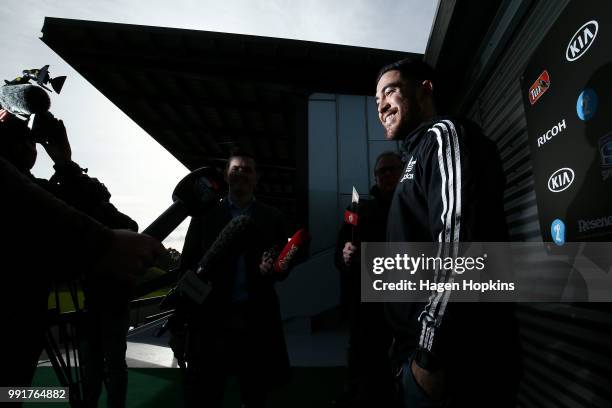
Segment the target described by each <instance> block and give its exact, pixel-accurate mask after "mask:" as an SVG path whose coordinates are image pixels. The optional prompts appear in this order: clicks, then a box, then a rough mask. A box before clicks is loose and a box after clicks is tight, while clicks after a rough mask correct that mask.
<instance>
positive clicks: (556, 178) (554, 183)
mask: <svg viewBox="0 0 612 408" xmlns="http://www.w3.org/2000/svg"><path fill="white" fill-rule="evenodd" d="M573 182H574V170H572V169H570V168H568V167H564V168H562V169H559V170H557V171H555V172H554V173H553V174H552V176H550V178H549V179H548V189H549V190H550V191H552V192H553V193H560V192H561V191H563V190H566V189H567V188H568V187H569V186H571V185H572V183H573Z"/></svg>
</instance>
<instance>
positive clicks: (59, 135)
mask: <svg viewBox="0 0 612 408" xmlns="http://www.w3.org/2000/svg"><path fill="white" fill-rule="evenodd" d="M38 131H39V132H41V133H43V134H44V135H45V136H46V137H44V138H43V139H42V141H41V142H40V144H41V145H42V146H43V147H44V148H45V150H46V151H47V154H48V155H49V157H50V158H51V160H53V162H54V163H55V164H56V165H58V166H62V165H65V164H68V163H70V161H71V160H72V150H71V148H70V142H69V141H68V134H67V133H66V127H65V126H64V122H63V121H61V120H59V119H55V118H54V117H49V118H45V121H44V125H42V126H41V128H40V129H39V130H38Z"/></svg>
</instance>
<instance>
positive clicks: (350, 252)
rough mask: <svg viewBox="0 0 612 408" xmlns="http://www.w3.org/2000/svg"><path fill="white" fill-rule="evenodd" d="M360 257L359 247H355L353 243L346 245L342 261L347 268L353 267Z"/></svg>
mask: <svg viewBox="0 0 612 408" xmlns="http://www.w3.org/2000/svg"><path fill="white" fill-rule="evenodd" d="M358 256H359V247H357V246H355V245H353V244H352V243H351V242H347V243H346V244H344V248H343V249H342V260H343V261H344V264H345V265H346V266H351V264H353V263H354V262H355V261H356V260H357V258H358Z"/></svg>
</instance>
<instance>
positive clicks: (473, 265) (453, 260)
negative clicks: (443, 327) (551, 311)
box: [361, 216, 612, 303]
mask: <svg viewBox="0 0 612 408" xmlns="http://www.w3.org/2000/svg"><path fill="white" fill-rule="evenodd" d="M556 221H558V222H556V223H554V224H553V226H552V232H553V234H554V236H555V237H556V238H557V239H559V241H562V240H563V239H562V238H561V237H562V234H563V229H564V228H565V226H564V224H563V222H562V221H561V220H556ZM605 223H609V224H610V225H612V216H611V217H608V218H607V219H598V220H596V221H595V222H594V224H593V225H592V226H591V227H592V228H599V226H600V225H602V224H605ZM589 225H590V224H589ZM610 245H611V243H610V242H580V243H577V242H574V243H570V242H564V243H560V242H557V241H555V242H554V243H551V242H545V243H542V242H512V243H508V242H469V243H466V242H463V243H431V242H421V243H379V242H376V243H374V242H372V243H367V242H366V243H362V245H361V300H362V302H425V303H427V302H443V303H449V302H609V301H610V299H612V273H610V272H611V271H612V251H610ZM551 247H553V249H554V251H551Z"/></svg>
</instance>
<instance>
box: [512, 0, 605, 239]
mask: <svg viewBox="0 0 612 408" xmlns="http://www.w3.org/2000/svg"><path fill="white" fill-rule="evenodd" d="M610 43H612V2H601V1H597V0H584V1H577V0H572V1H570V2H569V4H568V5H567V7H566V8H565V10H564V11H563V12H562V13H561V14H560V15H559V17H558V18H557V20H556V22H555V23H554V24H553V25H552V26H551V28H550V29H549V31H548V33H547V34H546V36H545V37H544V39H543V40H542V42H541V43H540V44H539V45H538V47H537V48H536V50H535V51H534V53H533V54H532V56H531V58H530V60H529V62H528V64H527V66H526V68H525V71H524V72H523V76H522V78H521V92H522V96H523V105H524V107H525V115H526V119H527V134H528V145H529V148H530V150H531V160H532V163H531V164H532V166H531V168H532V169H533V178H534V189H535V193H536V203H537V207H538V218H539V224H540V233H541V235H542V239H543V240H544V241H547V242H554V243H558V242H562V243H565V242H568V243H569V242H578V241H602V240H607V241H612V228H610V227H608V226H607V224H606V222H603V221H601V222H600V220H605V219H607V217H608V216H609V215H612V194H610V191H612V115H609V114H608V112H610V111H612V53H610V52H609V47H608V44H610ZM595 226H596V228H595Z"/></svg>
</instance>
